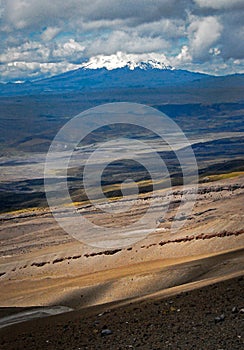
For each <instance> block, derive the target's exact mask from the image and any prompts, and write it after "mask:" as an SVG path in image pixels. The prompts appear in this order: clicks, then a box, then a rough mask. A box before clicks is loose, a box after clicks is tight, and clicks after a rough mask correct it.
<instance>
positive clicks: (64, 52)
mask: <svg viewBox="0 0 244 350" xmlns="http://www.w3.org/2000/svg"><path fill="white" fill-rule="evenodd" d="M84 50H85V46H84V45H82V44H80V43H78V42H77V41H75V40H74V39H69V40H68V41H66V42H64V43H58V44H57V45H56V47H55V48H54V49H53V51H52V57H56V58H70V59H71V60H74V59H77V57H80V56H81V57H82V54H83V51H84Z"/></svg>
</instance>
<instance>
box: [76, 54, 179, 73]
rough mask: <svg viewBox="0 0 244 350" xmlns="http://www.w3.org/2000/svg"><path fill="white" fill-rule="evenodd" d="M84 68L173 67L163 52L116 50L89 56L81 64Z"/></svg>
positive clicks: (132, 68)
mask: <svg viewBox="0 0 244 350" xmlns="http://www.w3.org/2000/svg"><path fill="white" fill-rule="evenodd" d="M82 67H83V68H85V69H98V68H106V69H108V70H112V69H116V68H123V67H128V68H129V69H131V70H134V69H135V68H141V69H145V70H146V69H149V68H151V69H153V68H157V69H170V70H172V69H174V68H172V67H171V65H170V63H169V61H168V59H167V58H166V57H165V55H163V54H158V53H147V54H126V53H123V52H117V53H116V54H113V55H109V56H106V55H98V56H94V57H91V58H90V59H89V61H87V62H85V63H83V64H82Z"/></svg>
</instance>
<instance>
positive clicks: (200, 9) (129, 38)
mask: <svg viewBox="0 0 244 350" xmlns="http://www.w3.org/2000/svg"><path fill="white" fill-rule="evenodd" d="M243 15H244V1H243V0H123V1H117V0H114V1H111V0H93V1H90V0H89V1H88V0H69V1H67V2H66V3H65V2H64V1H63V0H52V1H50V0H42V1H40V0H2V1H1V0H0V19H1V24H0V28H1V31H0V74H1V81H18V80H27V79H29V80H30V79H38V78H41V77H46V76H50V75H55V74H58V73H61V72H64V71H67V70H71V69H76V68H78V67H80V65H81V64H82V63H83V62H85V61H90V62H97V60H98V59H99V60H100V61H101V59H102V61H104V60H109V59H110V57H116V55H120V56H119V57H121V53H122V54H123V57H125V59H126V55H130V56H129V57H136V58H137V60H138V59H140V57H143V59H144V60H145V59H146V57H147V55H148V57H150V58H152V57H155V59H157V60H158V61H162V62H165V64H166V65H171V66H173V67H175V68H181V69H188V70H192V71H200V72H206V73H210V74H216V75H223V74H231V73H242V72H243V71H244V59H243V58H244V45H243V42H244V40H243V37H244V26H243V17H244V16H243ZM118 52H119V54H118ZM111 55H113V56H111ZM131 55H134V56H131ZM104 57H105V59H104ZM94 60H95V61H94Z"/></svg>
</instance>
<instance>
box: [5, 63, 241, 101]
mask: <svg viewBox="0 0 244 350" xmlns="http://www.w3.org/2000/svg"><path fill="white" fill-rule="evenodd" d="M121 65H124V62H122V63H121ZM103 66H106V62H105V64H103ZM108 67H109V69H108V68H105V67H102V68H96V69H95V68H94V64H93V65H92V63H90V66H89V64H87V65H84V66H83V67H82V68H79V69H76V70H73V71H68V72H66V73H62V74H59V75H56V76H53V77H51V78H46V79H41V80H37V81H28V82H24V83H7V84H0V96H14V95H30V94H31V95H35V94H56V93H68V92H82V91H84V92H88V91H91V90H92V91H101V90H105V89H106V90H109V89H137V88H143V89H154V88H170V87H176V88H177V87H183V88H184V87H189V88H205V87H206V88H209V87H210V88H211V86H213V87H217V88H218V87H221V88H222V87H225V86H226V87H227V88H231V87H232V86H233V88H240V87H243V85H244V79H243V78H244V74H236V75H229V76H222V77H216V76H211V75H207V74H202V73H194V72H189V71H187V70H177V69H174V68H172V67H169V66H166V65H164V64H162V63H161V62H156V61H152V60H151V61H148V62H136V63H134V62H130V61H128V62H126V64H125V65H124V66H123V67H121V68H116V66H115V69H113V68H112V67H113V66H111V65H110V66H109V65H108Z"/></svg>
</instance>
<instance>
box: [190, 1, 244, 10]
mask: <svg viewBox="0 0 244 350" xmlns="http://www.w3.org/2000/svg"><path fill="white" fill-rule="evenodd" d="M194 2H195V3H196V4H197V5H198V6H200V7H203V8H212V9H216V10H220V9H230V8H243V7H244V3H243V0H194Z"/></svg>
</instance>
